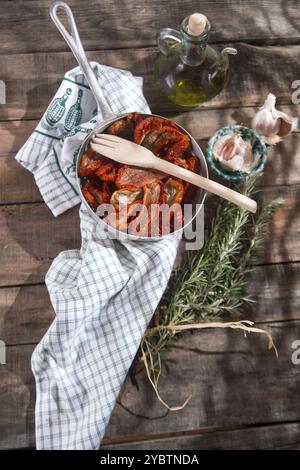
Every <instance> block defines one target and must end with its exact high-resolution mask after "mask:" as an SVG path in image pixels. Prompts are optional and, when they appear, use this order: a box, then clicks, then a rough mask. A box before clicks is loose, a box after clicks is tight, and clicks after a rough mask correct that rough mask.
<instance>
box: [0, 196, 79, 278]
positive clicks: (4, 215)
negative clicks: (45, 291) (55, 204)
mask: <svg viewBox="0 0 300 470" xmlns="http://www.w3.org/2000/svg"><path fill="white" fill-rule="evenodd" d="M0 226H1V231H0V261H1V266H2V269H1V272H0V286H3V285H4V286H8V285H19V284H32V283H37V282H43V281H44V276H45V273H46V271H47V270H48V268H49V266H50V264H51V262H52V261H53V259H54V258H55V256H56V255H58V253H60V252H61V251H63V250H65V249H72V248H77V247H79V246H80V245H79V243H80V233H79V220H78V208H74V209H72V210H70V211H68V212H67V213H65V214H63V215H61V216H60V217H57V218H54V217H53V215H52V213H51V212H50V210H49V209H48V208H47V207H46V205H45V204H26V205H17V206H14V205H11V206H2V207H1V209H0Z"/></svg>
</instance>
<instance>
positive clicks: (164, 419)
mask: <svg viewBox="0 0 300 470" xmlns="http://www.w3.org/2000/svg"><path fill="white" fill-rule="evenodd" d="M264 327H265V329H267V330H268V331H270V332H271V334H272V335H273V337H274V341H275V343H276V345H277V347H278V350H279V358H278V359H277V358H276V357H275V355H274V353H273V352H271V351H268V350H267V344H266V339H265V338H263V337H262V336H261V335H250V336H247V338H245V337H244V336H243V334H242V333H241V332H237V331H234V332H229V331H225V332H224V331H220V330H216V329H215V330H213V331H210V332H207V331H206V332H205V333H204V334H202V333H200V334H193V335H190V337H189V338H187V336H185V337H183V338H182V339H181V340H180V341H178V343H177V345H175V346H174V348H173V350H172V351H171V352H170V353H168V354H167V356H166V357H165V360H166V362H165V365H166V367H167V373H166V376H165V377H163V378H162V380H161V384H160V390H161V393H162V396H163V398H164V399H165V400H167V401H168V403H169V404H172V405H175V404H176V405H178V404H181V403H183V401H184V400H185V399H186V398H187V395H189V394H190V393H191V394H192V395H193V397H192V399H191V401H190V403H189V405H188V406H187V407H186V408H185V409H184V410H183V411H179V412H173V413H169V414H167V415H166V410H165V409H164V408H163V406H162V405H160V404H159V403H158V401H157V398H156V397H155V395H154V393H153V392H152V395H151V392H150V389H149V384H148V383H147V381H146V380H145V378H144V375H143V374H141V375H140V376H137V377H136V381H137V382H136V384H137V386H136V387H135V386H133V384H132V383H131V381H130V378H129V377H128V378H127V380H126V382H125V385H124V387H123V391H122V394H121V398H120V400H119V403H120V404H118V405H117V406H116V409H115V411H114V413H113V415H112V418H111V420H110V424H109V426H108V429H107V432H106V438H109V439H111V438H113V439H115V438H117V437H118V436H120V437H122V438H124V437H126V436H127V437H128V438H129V437H130V439H131V440H134V436H139V435H148V436H149V435H151V434H154V435H155V434H158V433H164V432H173V431H175V430H176V432H181V431H183V432H184V431H189V430H195V429H201V428H207V427H221V426H241V425H256V424H257V423H280V422H282V421H290V420H293V421H297V420H299V418H300V413H299V406H298V400H297V398H296V396H297V392H296V390H297V389H298V385H297V384H298V381H299V380H300V376H299V366H295V365H293V364H292V362H291V354H292V352H293V349H292V347H291V345H292V342H293V341H294V340H295V339H298V338H299V337H300V336H299V335H300V330H299V327H300V322H299V321H294V322H279V323H272V324H265V325H264ZM142 397H147V398H146V399H143V398H142ZM144 400H145V401H144ZM146 403H147V405H146ZM142 416H144V418H142ZM292 416H293V418H292Z"/></svg>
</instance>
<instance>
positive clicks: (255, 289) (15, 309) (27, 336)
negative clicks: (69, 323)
mask: <svg viewBox="0 0 300 470" xmlns="http://www.w3.org/2000/svg"><path fill="white" fill-rule="evenodd" d="M299 277H300V263H287V264H277V265H270V266H257V267H256V268H255V271H254V272H253V275H252V276H251V277H250V278H249V283H248V292H249V294H250V295H251V296H252V297H253V298H254V299H256V303H255V304H254V305H253V307H252V308H251V310H250V311H249V312H247V313H244V315H243V318H248V319H249V320H253V321H255V322H266V321H269V322H271V321H281V320H291V319H293V320H300V286H299V282H298V280H299ZM53 318H54V311H53V308H52V306H51V302H50V298H49V295H48V292H47V289H46V287H45V285H29V286H26V285H23V286H19V287H7V288H6V287H2V288H1V289H0V338H1V339H2V340H3V341H4V342H5V343H6V344H7V345H15V344H28V343H37V342H38V341H40V339H41V338H42V336H43V335H44V333H45V332H46V330H47V329H48V327H49V325H50V323H51V322H52V320H53Z"/></svg>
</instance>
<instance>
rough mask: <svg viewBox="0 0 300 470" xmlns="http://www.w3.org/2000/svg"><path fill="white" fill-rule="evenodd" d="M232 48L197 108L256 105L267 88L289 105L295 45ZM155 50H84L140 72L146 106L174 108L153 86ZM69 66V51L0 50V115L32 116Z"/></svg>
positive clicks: (299, 54) (295, 73)
mask: <svg viewBox="0 0 300 470" xmlns="http://www.w3.org/2000/svg"><path fill="white" fill-rule="evenodd" d="M236 47H237V49H238V55H237V56H235V57H233V58H231V59H230V60H231V65H232V67H231V69H230V76H231V79H230V82H229V84H228V85H227V87H226V88H225V90H224V91H223V92H222V93H221V94H219V95H218V96H217V97H216V98H214V99H213V100H212V101H210V102H208V103H206V104H204V105H203V106H202V107H203V109H205V108H220V107H222V108H225V107H226V108H227V107H239V106H253V105H260V104H261V103H262V101H263V100H264V99H265V97H266V96H267V94H268V93H269V91H270V90H273V91H276V96H277V98H278V103H281V104H291V95H292V91H293V90H292V89H291V85H292V82H293V81H294V80H297V79H299V67H298V63H299V60H300V46H297V45H294V46H289V47H262V46H253V45H248V44H242V43H237V44H236ZM156 52H157V50H156V49H155V48H147V49H126V50H120V49H118V50H113V51H94V52H89V53H88V57H89V59H90V60H95V61H98V62H100V63H103V64H107V65H111V66H115V67H119V68H122V69H128V70H131V71H132V73H133V74H135V75H139V76H142V77H144V92H145V96H146V98H147V99H148V101H149V103H150V105H151V108H152V111H153V112H156V113H160V112H165V111H167V112H174V111H176V110H178V108H177V107H176V106H175V105H172V104H171V103H170V102H169V101H168V100H167V99H166V98H164V96H163V95H162V94H161V92H160V91H159V90H158V89H157V87H156V85H155V81H154V76H153V60H154V58H155V55H156ZM75 65H76V63H75V59H74V58H73V56H72V54H71V53H69V52H61V53H47V54H46V53H36V54H4V55H0V70H1V79H2V80H4V81H5V82H6V88H7V104H6V105H5V106H3V107H1V108H0V120H4V119H5V120H8V119H9V120H11V119H12V120H16V119H38V118H39V117H40V116H41V115H42V113H43V112H44V110H45V108H46V107H47V106H48V104H49V100H50V99H51V98H52V97H53V95H54V93H55V92H56V90H57V88H58V86H59V84H60V83H61V80H62V77H63V75H64V73H65V72H66V71H67V70H69V69H71V68H72V67H74V66H75ZM266 70H267V72H266ZM283 77H284V78H283ZM181 111H182V109H181Z"/></svg>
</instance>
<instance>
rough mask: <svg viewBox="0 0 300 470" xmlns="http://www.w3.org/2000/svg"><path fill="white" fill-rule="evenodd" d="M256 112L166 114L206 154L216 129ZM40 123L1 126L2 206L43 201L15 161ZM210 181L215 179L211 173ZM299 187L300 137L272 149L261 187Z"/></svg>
mask: <svg viewBox="0 0 300 470" xmlns="http://www.w3.org/2000/svg"><path fill="white" fill-rule="evenodd" d="M280 109H281V110H282V111H284V112H286V113H289V114H290V115H291V116H298V117H300V108H299V106H296V105H290V106H281V107H280ZM256 111H257V108H255V107H254V108H252V107H248V108H247V107H244V108H240V109H236V108H229V109H224V110H221V111H220V110H215V109H210V110H199V111H189V112H184V113H177V114H172V115H170V113H166V114H167V115H168V117H172V118H174V119H175V120H176V121H177V122H178V123H179V124H181V125H182V126H183V127H185V128H186V129H187V130H188V131H189V132H191V134H192V135H193V136H194V137H195V139H196V140H197V141H198V143H199V144H200V146H201V148H202V149H203V151H204V152H205V149H206V145H207V139H208V138H209V137H210V136H211V135H213V133H214V132H216V130H217V129H220V128H221V127H223V126H225V125H228V124H237V123H243V124H244V125H246V126H250V123H251V119H252V117H253V115H254V113H255V112H256ZM36 124H37V121H31V120H29V121H6V122H2V123H1V122H0V142H1V145H0V179H1V185H0V204H8V203H9V204H11V203H22V202H26V203H27V202H41V201H42V197H41V195H40V193H39V190H38V188H37V186H36V184H35V181H34V178H33V177H32V175H31V174H30V173H29V172H28V171H27V170H25V169H24V168H22V167H21V166H20V165H19V164H18V163H17V162H16V161H15V159H14V155H15V153H16V152H17V151H18V149H19V148H20V147H21V146H22V145H23V143H24V142H25V141H26V139H27V138H28V136H29V135H30V133H31V132H32V130H33V129H34V127H35V126H36ZM211 177H212V178H213V177H214V175H213V174H212V173H211ZM299 183H300V133H299V132H296V133H294V134H292V135H291V136H288V137H287V138H286V139H285V140H284V141H283V142H280V143H279V144H277V145H276V146H274V147H269V150H268V163H267V165H266V171H265V173H264V176H263V178H262V180H261V182H260V185H261V186H274V185H291V184H299Z"/></svg>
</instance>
